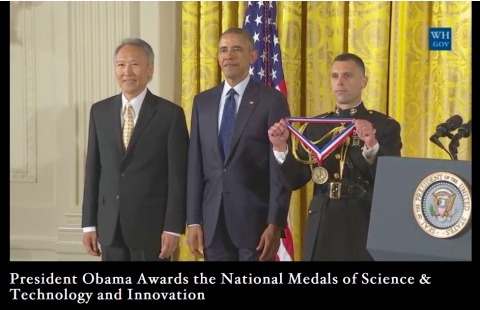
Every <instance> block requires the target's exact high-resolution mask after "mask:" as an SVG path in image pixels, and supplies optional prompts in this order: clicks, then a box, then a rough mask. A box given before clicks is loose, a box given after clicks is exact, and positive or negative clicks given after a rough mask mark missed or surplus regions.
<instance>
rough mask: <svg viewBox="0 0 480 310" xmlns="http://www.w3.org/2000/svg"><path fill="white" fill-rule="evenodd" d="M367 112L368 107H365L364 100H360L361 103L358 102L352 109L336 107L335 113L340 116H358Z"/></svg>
mask: <svg viewBox="0 0 480 310" xmlns="http://www.w3.org/2000/svg"><path fill="white" fill-rule="evenodd" d="M365 112H367V109H366V108H365V105H364V104H363V101H360V103H359V104H357V105H356V106H355V107H353V108H351V109H345V110H343V109H340V108H339V107H337V108H336V109H335V115H336V116H338V117H348V118H350V117H356V116H357V115H358V114H360V115H362V114H364V113H365Z"/></svg>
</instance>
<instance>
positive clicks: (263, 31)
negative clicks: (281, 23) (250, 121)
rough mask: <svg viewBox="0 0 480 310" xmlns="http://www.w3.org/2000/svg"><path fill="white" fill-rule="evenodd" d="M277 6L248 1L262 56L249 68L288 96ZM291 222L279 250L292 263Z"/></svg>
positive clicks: (248, 21) (250, 27) (249, 23)
mask: <svg viewBox="0 0 480 310" xmlns="http://www.w3.org/2000/svg"><path fill="white" fill-rule="evenodd" d="M276 19H277V5H276V3H275V1H248V6H247V10H246V12H245V23H244V26H243V29H245V30H246V31H248V32H249V33H250V34H251V35H252V36H253V41H254V44H255V49H256V50H257V51H258V54H259V57H258V58H257V61H256V62H255V63H254V64H253V65H252V66H250V77H251V78H253V79H255V80H256V81H258V82H260V83H263V84H265V85H267V86H270V87H273V88H275V89H277V90H279V91H280V92H282V93H283V94H284V95H285V97H286V96H287V86H286V84H285V79H284V77H283V68H282V53H281V52H280V42H279V38H278V30H277V24H276ZM289 222H290V221H288V222H287V223H288V225H287V227H286V228H285V238H282V242H281V243H280V248H279V250H278V253H277V256H276V259H277V261H293V260H294V250H293V238H292V233H291V231H290V224H289Z"/></svg>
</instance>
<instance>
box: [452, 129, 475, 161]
mask: <svg viewBox="0 0 480 310" xmlns="http://www.w3.org/2000/svg"><path fill="white" fill-rule="evenodd" d="M471 134H472V120H470V121H468V123H466V124H463V125H462V126H460V127H459V128H458V130H457V133H456V134H455V135H454V136H453V137H452V139H451V141H450V144H449V145H448V149H449V150H450V154H452V157H453V159H454V160H457V154H458V147H459V146H460V139H462V138H468V137H470V135H471Z"/></svg>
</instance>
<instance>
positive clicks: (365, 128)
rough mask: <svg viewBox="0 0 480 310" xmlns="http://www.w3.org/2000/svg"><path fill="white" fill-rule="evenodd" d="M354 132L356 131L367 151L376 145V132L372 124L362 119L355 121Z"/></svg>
mask: <svg viewBox="0 0 480 310" xmlns="http://www.w3.org/2000/svg"><path fill="white" fill-rule="evenodd" d="M355 130H356V131H357V135H358V138H359V139H360V140H362V141H363V142H364V143H365V146H366V147H367V148H369V149H371V148H373V147H374V146H375V144H377V139H376V138H375V133H376V132H377V130H376V129H375V128H373V125H372V123H370V122H369V121H367V120H364V119H357V120H356V121H355Z"/></svg>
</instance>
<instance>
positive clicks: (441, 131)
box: [430, 115, 463, 142]
mask: <svg viewBox="0 0 480 310" xmlns="http://www.w3.org/2000/svg"><path fill="white" fill-rule="evenodd" d="M462 123H463V119H462V117H461V116H459V115H454V116H452V117H450V118H449V119H447V120H446V121H445V123H441V124H440V125H438V126H437V128H436V129H435V130H436V132H435V134H433V136H432V137H434V136H435V137H437V138H443V137H448V136H449V135H450V133H451V132H452V131H454V130H456V129H457V128H458V127H460V125H462ZM430 140H432V138H430ZM432 142H433V141H432Z"/></svg>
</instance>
